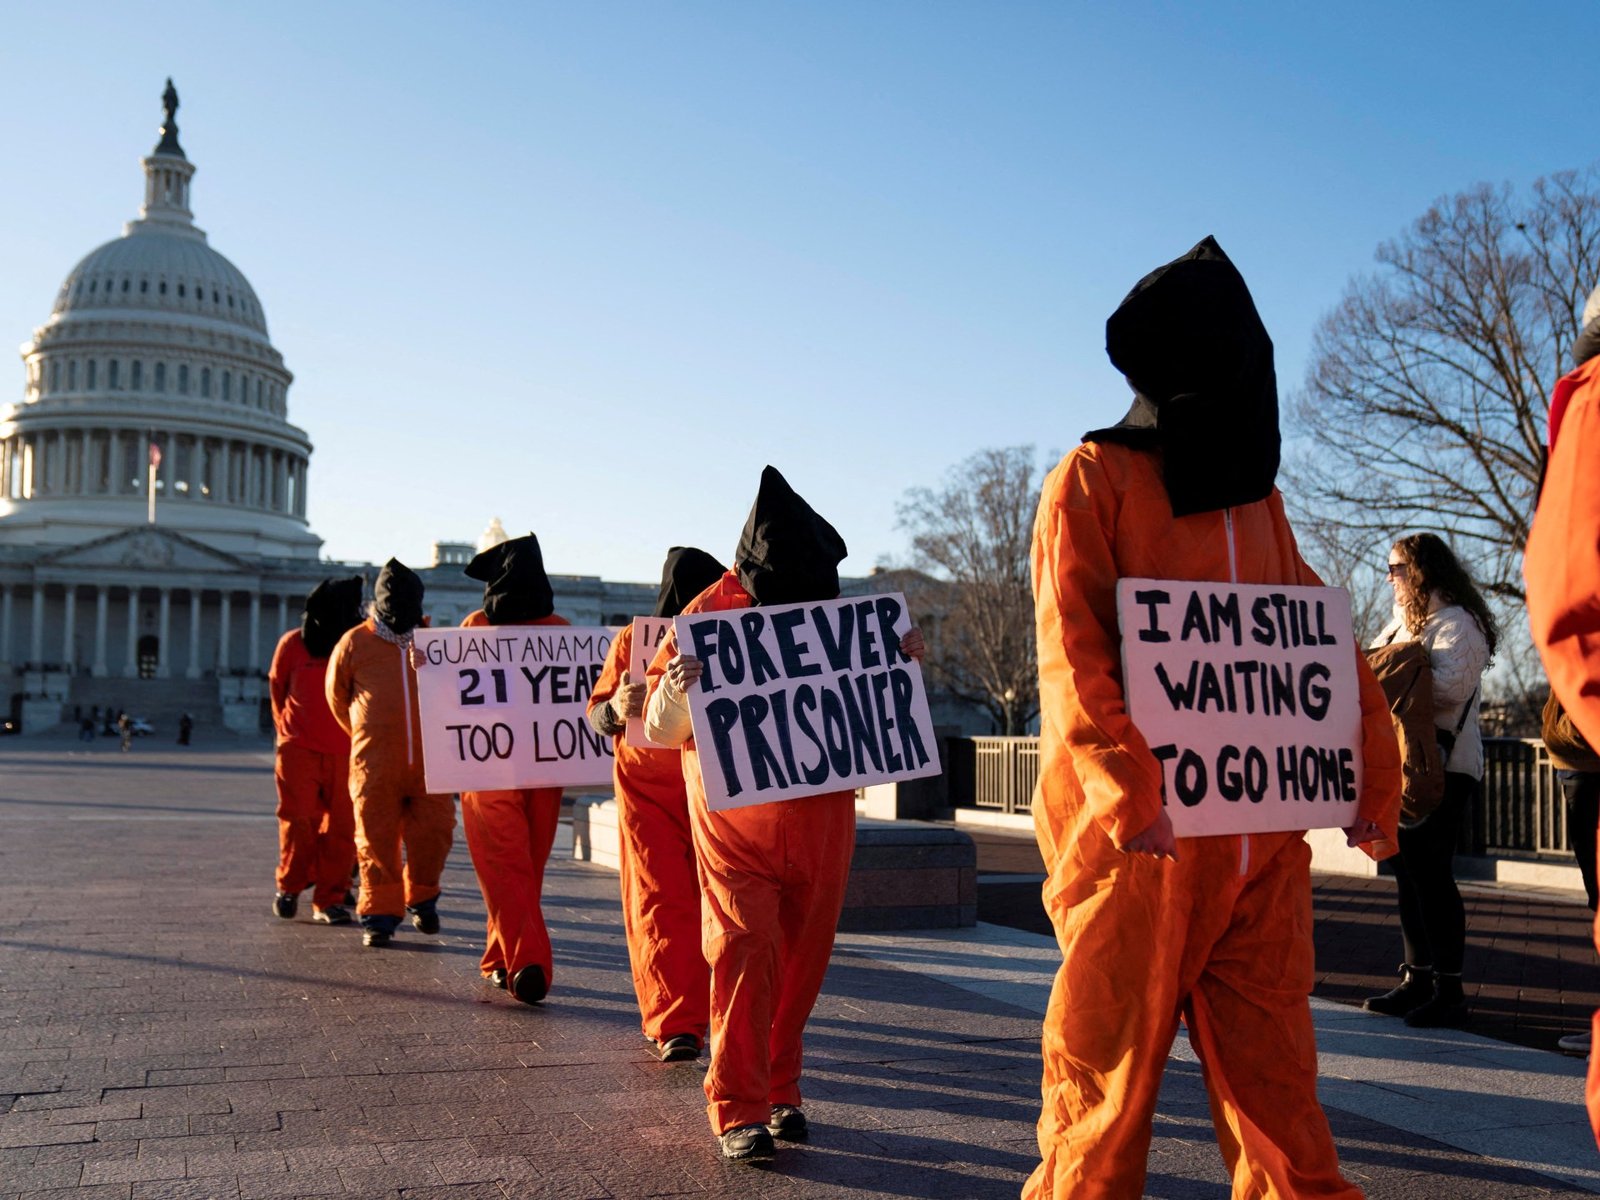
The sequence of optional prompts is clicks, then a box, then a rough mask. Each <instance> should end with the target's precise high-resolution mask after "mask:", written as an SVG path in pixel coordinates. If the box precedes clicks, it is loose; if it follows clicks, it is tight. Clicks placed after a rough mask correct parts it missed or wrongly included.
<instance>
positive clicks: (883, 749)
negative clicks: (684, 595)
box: [674, 595, 940, 809]
mask: <svg viewBox="0 0 1600 1200" xmlns="http://www.w3.org/2000/svg"><path fill="white" fill-rule="evenodd" d="M674 627H675V630H676V632H677V638H678V650H679V652H680V653H682V654H688V655H692V656H693V657H695V658H698V659H700V660H701V661H702V662H704V663H705V671H704V673H703V674H702V675H701V676H700V679H699V682H698V683H696V684H695V685H694V686H693V687H691V688H690V690H689V712H690V716H691V718H692V719H693V724H694V740H695V747H696V749H697V750H698V751H699V758H700V773H701V775H702V777H703V778H704V781H705V789H706V807H708V808H710V809H724V808H740V807H743V806H745V805H749V804H765V803H767V802H768V801H771V800H796V799H799V798H801V797H803V796H816V795H821V794H823V793H825V792H838V791H851V790H853V789H855V788H858V787H864V786H866V785H867V784H872V783H888V782H891V781H893V780H900V779H918V778H921V777H922V776H924V775H937V774H938V773H939V771H940V766H939V746H938V743H937V741H936V740H935V738H934V734H933V719H932V718H931V717H930V716H929V714H928V697H927V693H926V691H925V690H924V687H923V681H922V668H921V666H920V665H919V664H918V663H916V662H913V661H912V660H911V659H909V658H907V657H906V656H905V655H904V654H903V653H901V651H900V638H901V635H903V634H904V633H906V632H907V631H908V630H909V629H910V628H911V621H910V617H909V616H908V615H907V611H906V602H905V597H903V596H900V595H885V596H863V597H858V598H855V599H850V600H828V601H824V602H822V603H819V604H784V605H775V606H773V607H771V608H746V609H734V610H730V611H726V612H708V613H693V614H691V615H689V616H681V617H676V618H674Z"/></svg>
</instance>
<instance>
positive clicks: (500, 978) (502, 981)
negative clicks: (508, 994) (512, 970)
mask: <svg viewBox="0 0 1600 1200" xmlns="http://www.w3.org/2000/svg"><path fill="white" fill-rule="evenodd" d="M484 979H486V980H488V981H489V982H490V983H492V984H494V986H495V987H497V988H499V989H500V990H501V991H505V987H506V969H505V968H504V967H496V968H495V969H494V970H492V971H490V972H489V973H488V974H487V975H485V976H484Z"/></svg>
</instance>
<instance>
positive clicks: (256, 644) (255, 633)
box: [245, 592, 261, 671]
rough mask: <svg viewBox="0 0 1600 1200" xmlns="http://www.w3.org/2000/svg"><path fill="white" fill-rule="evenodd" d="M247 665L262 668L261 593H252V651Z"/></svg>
mask: <svg viewBox="0 0 1600 1200" xmlns="http://www.w3.org/2000/svg"><path fill="white" fill-rule="evenodd" d="M245 665H246V666H247V667H249V668H250V669H251V670H252V671H259V670H260V669H261V593H260V592H251V593H250V652H249V655H248V656H247V658H246V661H245Z"/></svg>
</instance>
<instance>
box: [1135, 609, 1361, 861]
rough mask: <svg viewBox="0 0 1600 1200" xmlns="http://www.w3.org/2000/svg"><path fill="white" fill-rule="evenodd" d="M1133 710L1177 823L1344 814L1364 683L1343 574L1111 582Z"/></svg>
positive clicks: (1330, 822) (1256, 826) (1195, 825)
mask: <svg viewBox="0 0 1600 1200" xmlns="http://www.w3.org/2000/svg"><path fill="white" fill-rule="evenodd" d="M1117 621H1118V624H1119V626H1120V627H1121V631H1122V680H1123V692H1124V694H1125V695H1126V697H1127V701H1128V715H1129V716H1130V717H1131V718H1132V720H1133V723H1134V725H1135V726H1136V727H1137V728H1138V730H1139V732H1140V733H1142V734H1143V735H1144V737H1145V740H1146V741H1147V742H1148V743H1149V744H1150V749H1151V750H1152V751H1154V752H1155V756H1156V758H1157V759H1158V760H1159V761H1160V763H1161V770H1162V781H1163V784H1162V786H1163V793H1164V797H1165V803H1166V806H1167V815H1168V816H1169V817H1171V818H1172V828H1173V830H1174V832H1175V833H1176V834H1177V835H1178V836H1179V837H1199V836H1204V835H1207V834H1219V833H1268V832H1272V831H1275V830H1287V829H1332V828H1342V827H1344V826H1347V825H1349V824H1350V823H1351V822H1352V821H1354V820H1355V816H1356V804H1357V801H1358V800H1359V798H1360V795H1361V692H1360V681H1359V677H1358V676H1357V673H1356V657H1355V656H1356V651H1355V636H1354V633H1353V632H1352V630H1351V626H1350V596H1349V593H1347V592H1345V591H1344V590H1343V589H1340V588H1316V587H1292V586H1288V585H1284V586H1276V585H1261V584H1237V583H1195V582H1186V581H1178V580H1171V579H1165V580H1163V579H1122V580H1119V581H1118V582H1117Z"/></svg>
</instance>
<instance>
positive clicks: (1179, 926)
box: [1023, 443, 1400, 1200]
mask: <svg viewBox="0 0 1600 1200" xmlns="http://www.w3.org/2000/svg"><path fill="white" fill-rule="evenodd" d="M1219 469H1221V468H1220V467H1219ZM1230 535H1231V536H1232V537H1233V541H1234V547H1235V551H1234V555H1235V557H1236V562H1237V566H1236V575H1230V568H1229V558H1230V555H1229V538H1230ZM1119 577H1150V578H1157V579H1163V578H1164V579H1193V580H1213V581H1227V580H1229V579H1230V578H1237V580H1238V581H1239V582H1241V583H1290V584H1312V585H1315V584H1317V583H1318V582H1319V581H1318V580H1317V578H1316V576H1315V575H1314V574H1313V573H1312V571H1311V569H1310V568H1309V567H1307V566H1306V565H1305V563H1304V562H1303V561H1302V559H1301V558H1300V554H1299V551H1298V550H1297V549H1296V546H1295V541H1294V536H1293V534H1292V533H1291V531H1290V528H1289V523H1288V521H1287V519H1286V518H1285V516H1284V513H1283V501H1282V497H1281V496H1280V495H1279V494H1278V493H1277V492H1276V491H1273V492H1272V493H1271V495H1269V496H1268V497H1267V498H1266V499H1264V500H1260V501H1256V502H1255V503H1251V504H1245V505H1240V506H1238V507H1236V508H1232V509H1229V510H1226V511H1225V512H1200V513H1196V514H1194V515H1192V516H1187V517H1183V518H1175V517H1174V516H1173V515H1172V507H1171V504H1170V502H1169V501H1168V498H1167V493H1166V491H1165V489H1164V487H1163V483H1162V477H1161V467H1160V463H1159V460H1158V459H1157V457H1156V456H1155V455H1153V454H1150V453H1147V452H1143V451H1137V450H1132V449H1129V448H1127V447H1123V446H1119V445H1115V444H1107V443H1089V444H1086V445H1083V446H1080V447H1079V448H1078V449H1077V450H1075V451H1073V452H1072V453H1071V454H1069V455H1068V456H1067V457H1066V458H1065V459H1064V460H1063V461H1062V463H1061V464H1060V465H1059V466H1057V467H1056V469H1055V470H1054V471H1053V472H1052V473H1051V474H1050V476H1049V478H1048V479H1046V481H1045V486H1044V494H1043V497H1042V499H1041V501H1040V505H1039V512H1038V517H1037V520H1036V522H1035V525H1034V534H1033V578H1034V592H1035V603H1036V614H1037V626H1038V642H1039V678H1040V700H1041V709H1042V711H1041V714H1040V723H1041V733H1040V776H1039V785H1038V790H1037V792H1036V793H1035V799H1034V804H1033V816H1034V825H1035V829H1036V832H1037V835H1038V839H1039V847H1040V850H1041V851H1042V852H1043V855H1044V860H1045V864H1046V867H1047V869H1048V871H1049V879H1048V881H1047V882H1046V884H1045V887H1044V902H1045V908H1046V910H1047V911H1048V912H1049V913H1050V918H1051V921H1052V923H1053V924H1054V926H1055V931H1056V939H1057V941H1058V942H1059V943H1060V945H1061V951H1062V956H1063V962H1062V966H1061V969H1060V972H1059V973H1058V974H1057V976H1056V980H1055V986H1054V988H1053V989H1052V992H1051V996H1050V1007H1049V1011H1048V1012H1047V1014H1046V1016H1045V1024H1044V1045H1043V1049H1044V1087H1043V1093H1044V1105H1043V1112H1042V1114H1041V1116H1040V1118H1039V1150H1040V1154H1041V1156H1042V1159H1043V1161H1042V1163H1041V1164H1040V1166H1039V1167H1038V1168H1037V1169H1036V1170H1035V1171H1034V1173H1033V1176H1032V1178H1030V1179H1029V1180H1028V1183H1027V1185H1026V1188H1025V1189H1024V1192H1023V1195H1024V1196H1025V1197H1027V1198H1029V1200H1067V1198H1068V1197H1071V1198H1072V1200H1129V1198H1133V1197H1138V1196H1139V1195H1141V1194H1142V1191H1143V1187H1144V1180H1145V1172H1146V1160H1147V1157H1148V1153H1149V1148H1150V1136H1151V1121H1152V1118H1153V1115H1154V1111H1155V1104H1156V1093H1157V1089H1158V1087H1159V1085H1160V1081H1161V1075H1162V1071H1163V1069H1164V1067H1165V1065H1166V1061H1167V1054H1168V1051H1169V1049H1170V1048H1171V1045H1172V1040H1173V1038H1174V1036H1175V1035H1176V1033H1177V1027H1178V1019H1179V1017H1180V1016H1182V1017H1183V1019H1184V1021H1185V1023H1186V1024H1187V1025H1188V1027H1189V1033H1190V1038H1191V1041H1192V1043H1193V1046H1194V1049H1195V1051H1196V1053H1197V1054H1198V1055H1199V1057H1200V1060H1201V1064H1202V1068H1203V1071H1204V1076H1205V1081H1206V1086H1207V1090H1208V1092H1209V1093H1210V1097H1211V1111H1212V1120H1213V1123H1214V1124H1215V1126H1216V1131H1217V1140H1218V1142H1219V1143H1220V1145H1221V1149H1222V1154H1223V1158H1224V1159H1225V1161H1226V1163H1227V1166H1228V1170H1229V1171H1230V1172H1231V1174H1232V1176H1233V1186H1234V1193H1233V1194H1234V1195H1235V1196H1237V1197H1245V1196H1249V1197H1271V1198H1277V1200H1303V1198H1305V1197H1312V1196H1316V1197H1339V1198H1341V1200H1345V1198H1351V1200H1353V1198H1355V1197H1359V1196H1360V1195H1361V1193H1360V1192H1359V1191H1358V1190H1357V1189H1356V1188H1355V1187H1353V1186H1351V1185H1350V1184H1349V1183H1347V1182H1346V1181H1345V1180H1344V1179H1343V1178H1342V1177H1341V1176H1340V1174H1339V1166H1338V1156H1337V1154H1336V1152H1335V1150H1334V1146H1333V1139H1332V1137H1331V1135H1330V1133H1329V1130H1328V1123H1327V1119H1326V1117H1325V1116H1324V1115H1323V1112H1322V1110H1321V1108H1320V1107H1319V1105H1318V1103H1317V1093H1316V1083H1317V1065H1316V1044H1315V1041H1314V1037H1313V1031H1312V1023H1311V1010H1310V1005H1309V1003H1308V1000H1307V997H1308V995H1309V993H1310V991H1311V985H1312V982H1313V972H1312V943H1311V887H1310V878H1309V864H1310V858H1311V853H1310V849H1309V848H1308V847H1307V845H1306V842H1305V839H1304V837H1303V835H1301V834H1300V833H1272V834H1259V835H1252V836H1248V837H1203V838H1181V839H1179V842H1178V860H1177V861H1176V862H1172V861H1167V860H1162V859H1156V858H1154V857H1153V856H1150V855H1144V854H1127V853H1124V852H1123V851H1121V850H1119V849H1118V846H1120V845H1124V844H1126V843H1127V842H1128V841H1129V840H1130V839H1132V838H1133V837H1134V836H1136V835H1137V834H1139V833H1141V832H1143V831H1144V830H1145V829H1147V828H1148V827H1149V826H1151V825H1152V824H1153V823H1154V822H1155V821H1156V819H1157V817H1158V815H1159V814H1160V811H1161V805H1162V798H1161V780H1162V774H1161V770H1160V767H1159V765H1158V764H1157V762H1156V759H1155V757H1154V756H1153V755H1152V754H1151V753H1150V749H1149V746H1148V744H1147V743H1146V742H1145V740H1144V738H1143V737H1142V736H1141V735H1140V733H1139V731H1138V730H1137V729H1136V728H1135V727H1134V726H1133V724H1132V722H1131V721H1130V720H1129V718H1128V714H1127V710H1126V706H1125V704H1124V699H1123V693H1122V682H1121V658H1120V651H1119V638H1118V631H1117V611H1116V597H1115V589H1116V582H1117V579H1118V578H1119ZM1351 653H1352V654H1354V655H1356V658H1357V661H1358V664H1359V665H1358V670H1359V671H1360V678H1361V711H1362V717H1363V726H1364V739H1363V746H1362V754H1363V767H1364V772H1365V776H1364V778H1365V784H1364V789H1363V794H1362V797H1361V799H1360V801H1359V805H1358V809H1359V815H1360V816H1362V817H1366V818H1370V819H1371V820H1373V821H1375V822H1377V823H1378V824H1379V825H1380V826H1381V827H1382V829H1383V831H1384V834H1385V836H1386V837H1387V838H1388V839H1389V840H1390V841H1392V840H1393V838H1394V832H1395V822H1396V819H1397V817H1398V813H1399V801H1400V769H1399V767H1400V763H1399V751H1398V749H1397V748H1396V745H1395V738H1394V732H1393V729H1392V728H1391V725H1390V720H1389V710H1388V706H1387V705H1386V704H1385V702H1384V697H1383V691H1382V689H1381V688H1380V687H1379V686H1378V683H1377V681H1376V679H1374V678H1373V676H1372V673H1371V671H1370V669H1368V668H1367V667H1366V666H1365V663H1364V661H1362V659H1361V655H1360V652H1359V650H1358V649H1355V648H1352V650H1351Z"/></svg>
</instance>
